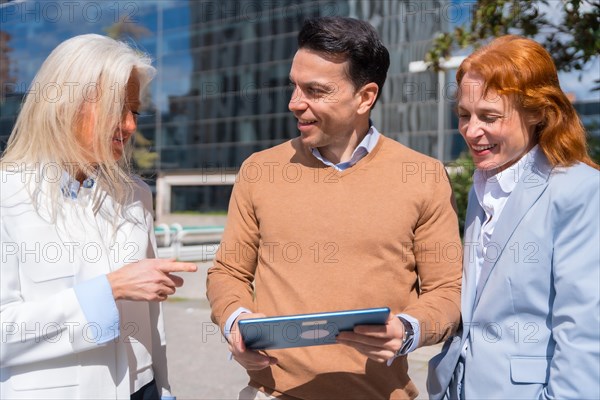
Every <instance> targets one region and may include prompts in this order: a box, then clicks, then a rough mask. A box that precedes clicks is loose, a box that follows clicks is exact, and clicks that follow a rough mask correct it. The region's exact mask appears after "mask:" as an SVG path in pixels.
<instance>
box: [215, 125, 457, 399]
mask: <svg viewBox="0 0 600 400" xmlns="http://www.w3.org/2000/svg"><path fill="white" fill-rule="evenodd" d="M461 253H462V249H461V245H460V239H459V235H458V223H457V217H456V212H455V210H454V207H453V200H452V191H451V188H450V184H449V182H448V178H447V175H446V172H445V170H444V167H443V166H442V165H441V164H440V163H439V162H438V161H436V160H433V159H431V158H429V157H426V156H424V155H422V154H419V153H417V152H415V151H412V150H410V149H408V148H406V147H404V146H403V145H401V144H399V143H398V142H395V141H393V140H391V139H388V138H386V137H383V136H382V137H381V138H380V140H379V142H378V143H377V145H376V147H375V148H374V149H373V151H372V152H371V153H369V154H368V155H367V156H366V157H364V158H363V159H362V160H360V161H359V162H358V163H357V164H356V165H354V166H353V167H351V168H349V169H347V170H345V171H342V172H340V171H336V170H335V169H334V168H331V167H327V166H325V165H323V164H322V163H321V162H320V161H318V160H317V159H316V158H315V157H314V156H313V155H312V154H311V153H310V150H309V149H307V148H306V147H304V146H303V145H302V144H301V142H300V141H299V140H298V139H293V140H291V141H288V142H286V143H284V144H281V145H279V146H276V147H274V148H272V149H269V150H265V151H262V152H259V153H256V154H254V155H252V156H251V157H249V158H248V159H247V160H246V161H245V162H244V164H243V165H242V168H241V169H240V172H239V175H238V180H237V181H236V184H235V186H234V190H233V194H232V197H231V201H230V205H229V214H228V219H227V227H226V229H225V233H224V236H223V241H222V243H221V247H220V249H219V252H218V254H217V257H216V259H215V263H214V266H213V267H212V268H211V269H210V270H209V272H208V282H207V295H208V298H209V300H210V303H211V307H212V318H213V321H214V322H215V323H217V324H219V326H220V327H221V328H223V325H224V324H225V321H226V320H227V318H228V317H229V316H230V315H231V314H232V313H233V312H234V311H235V310H236V309H238V308H239V307H246V308H248V309H250V310H253V311H254V312H261V313H264V314H266V315H267V316H277V315H289V314H300V313H310V312H325V311H336V310H347V309H356V308H367V307H382V306H388V307H390V309H391V310H392V312H393V313H400V312H404V313H407V314H409V315H411V316H413V317H415V318H417V319H418V320H419V321H420V325H421V340H420V345H431V344H434V343H438V342H440V341H441V340H443V339H445V338H447V337H448V336H449V335H450V334H451V333H452V332H453V331H454V330H455V328H456V326H457V325H458V323H459V317H460V310H459V305H460V279H461V262H462V255H461ZM253 285H254V290H253ZM268 354H269V355H272V356H274V357H276V358H277V359H278V360H279V363H278V364H277V365H274V366H272V367H270V368H266V369H264V370H261V371H248V374H249V375H250V384H251V385H252V386H255V387H257V388H259V389H261V390H263V391H265V392H267V393H271V394H273V395H276V396H277V395H281V394H285V396H284V397H287V398H304V399H311V398H322V399H350V398H357V399H358V398H360V399H377V398H385V399H387V398H394V399H395V398H414V397H416V395H417V389H416V387H415V385H414V384H413V383H412V382H411V381H410V379H409V377H408V375H407V361H406V357H399V358H397V359H396V360H395V361H394V362H393V364H392V365H391V366H390V367H388V366H386V365H385V363H377V362H375V361H372V360H369V359H367V357H366V356H364V355H362V354H360V353H359V352H357V351H356V350H354V349H352V348H349V347H346V346H342V345H337V344H336V345H326V346H313V347H305V348H294V349H285V350H272V351H268Z"/></svg>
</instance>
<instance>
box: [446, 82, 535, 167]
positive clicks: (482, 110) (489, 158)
mask: <svg viewBox="0 0 600 400" xmlns="http://www.w3.org/2000/svg"><path fill="white" fill-rule="evenodd" d="M483 89H484V80H483V78H482V77H481V76H479V75H478V74H474V73H472V72H467V74H466V75H465V76H464V77H463V79H462V81H461V84H460V91H459V97H458V118H459V119H458V130H459V131H460V134H461V135H462V136H463V138H464V139H465V141H466V142H467V145H468V146H469V150H470V152H471V155H472V156H473V162H474V163H475V166H476V167H477V168H478V169H481V170H494V173H497V172H500V171H502V170H504V169H506V168H508V167H510V166H511V165H513V164H514V163H516V162H517V161H518V160H519V159H520V158H521V157H522V156H523V155H525V154H526V153H527V152H528V151H529V150H531V148H532V147H533V146H535V142H534V139H533V138H534V130H535V125H536V123H537V120H536V119H535V118H533V117H531V116H527V115H525V114H524V113H523V112H521V111H519V110H518V109H517V108H515V107H514V105H513V104H512V101H511V100H510V99H508V98H507V97H506V96H500V95H498V93H496V92H495V91H494V90H488V92H487V93H486V94H485V95H484V90H483Z"/></svg>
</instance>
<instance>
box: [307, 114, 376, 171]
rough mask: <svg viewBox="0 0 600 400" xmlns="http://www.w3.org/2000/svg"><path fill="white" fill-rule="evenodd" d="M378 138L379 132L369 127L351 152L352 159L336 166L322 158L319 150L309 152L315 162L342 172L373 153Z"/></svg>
mask: <svg viewBox="0 0 600 400" xmlns="http://www.w3.org/2000/svg"><path fill="white" fill-rule="evenodd" d="M380 136H381V134H380V133H379V131H378V130H377V129H376V128H375V127H374V126H373V125H371V127H370V128H369V130H368V131H367V134H366V135H365V137H364V138H363V140H361V141H360V143H359V144H358V146H356V149H354V151H353V152H352V157H350V160H348V161H345V162H341V163H338V164H334V163H332V162H331V161H329V160H328V159H326V158H325V157H323V156H322V155H321V152H319V149H317V148H314V149H310V150H311V151H312V154H313V156H315V157H316V158H317V160H319V161H321V162H322V163H323V164H325V165H327V166H330V167H333V168H335V169H337V170H338V171H343V170H345V169H348V168H350V167H352V166H354V164H356V163H357V162H359V161H360V160H361V159H363V157H365V156H366V155H367V154H369V153H370V152H371V151H373V149H374V148H375V146H376V145H377V141H378V140H379V137H380Z"/></svg>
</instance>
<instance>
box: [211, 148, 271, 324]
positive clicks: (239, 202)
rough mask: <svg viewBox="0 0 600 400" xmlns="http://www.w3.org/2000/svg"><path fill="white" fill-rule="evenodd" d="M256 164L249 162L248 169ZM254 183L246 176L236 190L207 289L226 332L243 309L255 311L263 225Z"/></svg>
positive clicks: (216, 318)
mask: <svg viewBox="0 0 600 400" xmlns="http://www.w3.org/2000/svg"><path fill="white" fill-rule="evenodd" d="M249 162H252V161H251V159H248V160H246V162H245V163H244V165H242V168H241V170H242V171H243V169H244V166H245V165H246V164H247V163H249ZM252 185H253V183H252V182H249V181H247V180H245V179H244V177H243V174H240V175H239V176H238V180H237V182H236V183H235V185H234V187H233V192H232V194H231V199H230V201H229V211H228V214H227V226H226V227H225V231H224V233H223V238H222V240H221V244H220V246H219V250H218V251H217V254H216V257H215V260H214V264H213V266H212V267H211V268H210V269H209V270H208V276H207V282H206V288H207V293H206V295H207V297H208V300H209V302H210V306H211V309H212V315H211V318H212V320H213V322H215V323H216V324H218V325H219V327H220V328H221V331H223V332H224V325H225V322H226V321H227V318H228V317H229V316H230V315H231V314H232V313H233V312H235V310H237V309H238V308H240V307H243V308H246V309H248V310H254V302H253V288H252V282H253V281H254V272H255V270H256V264H257V260H258V251H259V241H260V234H259V222H258V220H257V217H256V214H255V210H254V207H253V203H252V196H251V189H253V188H252Z"/></svg>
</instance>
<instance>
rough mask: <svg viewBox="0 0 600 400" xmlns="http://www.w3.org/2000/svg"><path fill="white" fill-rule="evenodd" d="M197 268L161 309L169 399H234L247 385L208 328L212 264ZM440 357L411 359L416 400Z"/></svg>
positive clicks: (420, 353) (422, 352) (424, 354)
mask: <svg viewBox="0 0 600 400" xmlns="http://www.w3.org/2000/svg"><path fill="white" fill-rule="evenodd" d="M198 266H199V268H198V272H195V273H187V274H181V276H182V277H183V278H184V279H185V281H186V283H185V285H184V287H183V288H181V289H179V290H178V291H177V293H176V295H175V296H174V297H173V298H171V299H170V300H168V301H167V302H165V303H164V310H165V323H166V331H167V340H168V362H169V373H170V381H171V385H172V389H173V393H174V394H175V395H176V396H177V398H178V400H188V399H189V400H192V399H193V400H207V399H211V400H227V399H236V398H237V394H238V392H239V390H240V389H241V388H242V387H244V386H245V385H246V383H247V377H246V373H245V371H244V369H243V368H242V367H241V366H240V365H239V364H238V363H237V362H235V361H229V360H228V354H229V353H228V351H227V345H226V343H225V340H224V339H223V338H222V336H221V334H220V333H219V331H218V329H217V327H216V325H214V324H212V323H211V322H210V310H209V307H208V302H207V300H206V297H205V281H206V270H207V268H208V267H209V266H210V263H201V264H198ZM438 351H439V346H435V347H428V348H423V349H419V350H417V351H416V352H414V353H413V354H411V356H410V357H409V364H410V376H411V378H412V379H413V381H415V384H416V385H417V387H418V388H419V391H420V392H421V395H420V396H419V399H425V398H427V392H426V390H425V378H426V374H427V361H428V360H429V358H431V357H432V356H433V355H434V354H436V353H437V352H438Z"/></svg>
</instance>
